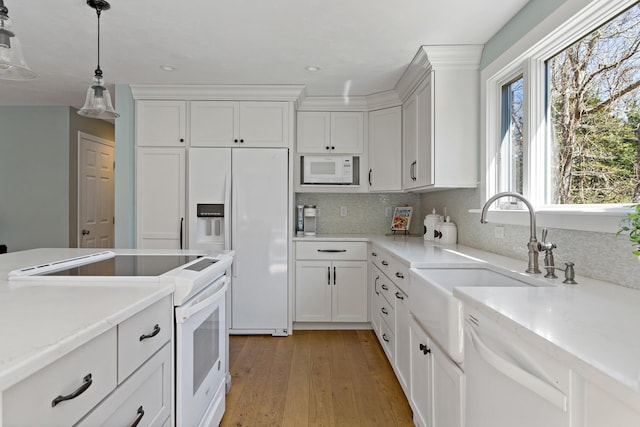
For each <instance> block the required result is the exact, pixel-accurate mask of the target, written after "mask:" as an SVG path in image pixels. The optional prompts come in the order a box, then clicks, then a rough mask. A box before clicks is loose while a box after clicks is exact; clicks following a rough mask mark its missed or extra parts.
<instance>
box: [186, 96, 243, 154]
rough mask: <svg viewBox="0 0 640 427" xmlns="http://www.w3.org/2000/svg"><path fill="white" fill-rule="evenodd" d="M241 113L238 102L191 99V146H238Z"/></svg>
mask: <svg viewBox="0 0 640 427" xmlns="http://www.w3.org/2000/svg"><path fill="white" fill-rule="evenodd" d="M239 113H240V112H239V106H238V103H237V102H231V101H191V113H190V127H189V131H190V133H191V136H190V141H191V146H192V147H234V146H237V145H238V144H239V141H238V138H239V132H240V130H239V126H240V118H239Z"/></svg>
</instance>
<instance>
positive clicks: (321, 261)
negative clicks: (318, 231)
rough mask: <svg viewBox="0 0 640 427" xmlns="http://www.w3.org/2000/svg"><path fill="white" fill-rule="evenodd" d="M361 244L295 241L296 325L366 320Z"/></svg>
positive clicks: (365, 274)
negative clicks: (299, 323)
mask: <svg viewBox="0 0 640 427" xmlns="http://www.w3.org/2000/svg"><path fill="white" fill-rule="evenodd" d="M366 248H367V244H366V243H365V242H329V241H317V242H297V244H296V269H295V270H296V278H295V279H296V285H295V290H296V296H295V302H296V307H295V320H296V321H297V322H366V321H367V320H368V302H367V301H368V294H367V261H366Z"/></svg>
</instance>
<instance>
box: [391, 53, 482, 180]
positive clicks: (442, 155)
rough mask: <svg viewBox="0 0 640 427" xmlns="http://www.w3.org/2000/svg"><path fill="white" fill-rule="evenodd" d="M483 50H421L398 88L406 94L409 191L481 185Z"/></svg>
mask: <svg viewBox="0 0 640 427" xmlns="http://www.w3.org/2000/svg"><path fill="white" fill-rule="evenodd" d="M481 53H482V47H481V46H475V45H459V46H422V47H421V48H420V50H419V51H418V54H417V55H416V57H415V59H414V61H413V62H412V63H411V65H410V66H409V68H408V71H407V72H406V73H405V75H404V76H403V78H402V79H401V80H400V82H398V85H397V88H400V91H402V92H403V93H402V94H401V95H402V99H403V127H402V128H403V141H402V143H403V160H402V165H403V172H402V176H403V179H402V183H403V188H404V190H408V191H431V190H438V189H447V188H465V187H475V186H476V185H477V183H478V144H479V130H478V117H479V113H478V103H479V90H478V72H479V71H478V69H479V62H480V55H481Z"/></svg>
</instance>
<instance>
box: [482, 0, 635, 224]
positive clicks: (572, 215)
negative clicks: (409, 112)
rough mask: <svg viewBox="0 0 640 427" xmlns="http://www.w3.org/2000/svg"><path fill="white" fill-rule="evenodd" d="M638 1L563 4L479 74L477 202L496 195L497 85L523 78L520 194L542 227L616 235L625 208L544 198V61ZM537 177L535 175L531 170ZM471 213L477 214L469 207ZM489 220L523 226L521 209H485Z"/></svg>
mask: <svg viewBox="0 0 640 427" xmlns="http://www.w3.org/2000/svg"><path fill="white" fill-rule="evenodd" d="M636 1H637V0H620V1H616V2H611V1H610V0H575V1H566V2H565V3H563V4H562V5H561V6H559V7H558V9H556V11H554V12H553V13H552V14H551V15H550V16H549V17H547V18H546V19H544V20H543V21H542V22H541V23H540V24H538V25H537V26H536V27H535V28H534V29H532V30H531V31H530V32H529V33H527V34H526V35H525V36H524V37H523V38H522V39H520V40H519V41H518V42H516V43H515V44H514V45H513V46H512V47H511V48H510V49H508V50H507V51H506V52H504V53H503V54H502V55H501V56H500V57H498V58H497V59H496V60H495V61H493V62H492V63H491V64H489V65H487V66H486V67H485V68H484V69H483V70H482V72H481V73H480V82H481V88H480V92H481V93H480V96H481V106H482V107H484V108H481V117H480V122H481V136H482V138H481V147H480V150H481V153H482V154H483V155H482V156H481V158H482V163H481V165H480V166H481V182H480V194H481V202H482V203H484V202H485V201H486V200H488V199H489V198H490V197H491V196H492V195H494V194H496V193H497V191H498V183H497V176H498V175H497V173H496V172H497V169H496V168H497V167H499V165H498V164H497V159H496V155H497V153H498V152H499V149H500V143H501V137H502V128H501V126H502V125H501V115H502V105H501V104H502V87H503V86H504V85H505V84H507V83H509V82H510V81H512V80H513V79H514V78H515V77H517V76H518V75H520V74H522V76H523V88H524V100H523V117H524V123H523V137H524V165H523V169H524V177H523V192H524V196H525V197H526V198H527V199H528V200H529V201H530V202H531V204H532V205H533V206H534V208H535V209H536V214H537V219H538V223H539V225H541V226H546V227H554V228H564V229H572V230H583V231H599V232H608V233H615V232H616V231H618V229H619V228H620V221H621V220H622V219H623V218H624V217H625V216H626V213H628V212H631V208H630V207H629V206H630V204H593V205H552V204H549V201H548V200H546V198H545V197H546V196H545V193H546V191H545V190H546V189H547V188H549V187H550V186H551V179H552V177H551V174H549V173H546V167H547V165H548V164H549V162H550V160H551V159H550V158H549V156H550V153H548V152H547V150H546V143H547V141H548V138H549V136H550V135H549V134H548V133H549V132H550V129H549V126H547V111H546V109H547V108H548V105H547V92H546V90H547V89H546V60H547V59H549V58H551V57H552V56H554V55H555V54H557V53H558V52H560V51H561V50H563V49H565V48H566V47H568V46H570V45H571V44H572V43H574V42H575V41H576V40H578V39H580V38H581V37H584V35H585V34H588V33H589V32H590V31H592V30H593V29H595V28H597V27H599V26H600V25H602V24H604V23H605V22H607V21H608V20H609V19H611V18H613V17H614V16H616V15H618V14H619V13H621V12H623V11H624V10H626V9H627V8H629V7H630V6H632V5H633V4H635V3H636ZM536 171H537V173H534V172H536ZM472 211H479V210H476V209H473V210H472ZM489 212H490V214H489V220H490V221H492V222H498V223H504V224H518V225H527V224H528V221H529V214H528V212H527V211H526V210H522V209H516V210H498V209H495V208H493V207H492V209H490V211H489Z"/></svg>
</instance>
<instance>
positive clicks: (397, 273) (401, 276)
mask: <svg viewBox="0 0 640 427" xmlns="http://www.w3.org/2000/svg"><path fill="white" fill-rule="evenodd" d="M396 277H397V278H399V279H404V274H402V273H400V272H399V271H398V272H396Z"/></svg>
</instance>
